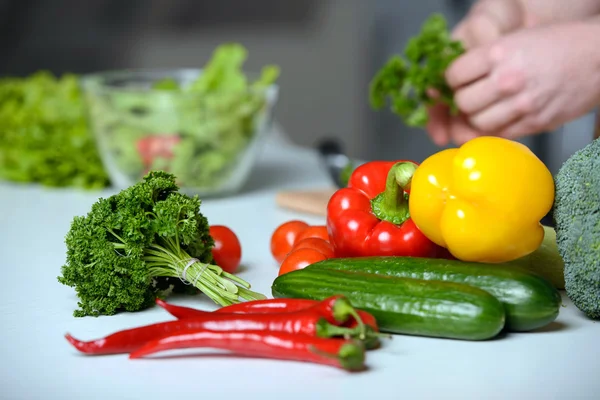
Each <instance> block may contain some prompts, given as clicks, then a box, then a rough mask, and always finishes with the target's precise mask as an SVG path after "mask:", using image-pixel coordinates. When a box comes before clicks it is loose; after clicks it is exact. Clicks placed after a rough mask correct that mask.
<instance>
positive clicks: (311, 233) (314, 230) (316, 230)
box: [296, 225, 329, 242]
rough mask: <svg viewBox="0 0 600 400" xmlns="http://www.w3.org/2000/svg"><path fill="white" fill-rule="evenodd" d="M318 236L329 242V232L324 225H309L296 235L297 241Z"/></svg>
mask: <svg viewBox="0 0 600 400" xmlns="http://www.w3.org/2000/svg"><path fill="white" fill-rule="evenodd" d="M311 237H314V238H320V239H323V240H326V241H328V242H329V234H328V233H327V227H326V226H325V225H311V226H309V227H308V228H307V229H305V230H304V231H302V233H300V234H299V235H298V238H297V239H296V241H297V242H299V241H301V240H302V239H306V238H311Z"/></svg>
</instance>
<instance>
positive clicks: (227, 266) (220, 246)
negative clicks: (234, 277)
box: [209, 225, 242, 274]
mask: <svg viewBox="0 0 600 400" xmlns="http://www.w3.org/2000/svg"><path fill="white" fill-rule="evenodd" d="M209 232H210V236H212V238H213V240H214V241H215V245H214V247H213V248H212V255H213V258H214V261H215V264H217V265H218V266H219V267H221V268H223V270H224V271H227V272H229V273H230V274H232V273H234V272H235V271H236V270H237V269H238V267H239V266H240V261H241V259H242V246H241V244H240V241H239V239H238V237H237V235H236V234H235V233H234V232H233V231H232V230H231V229H229V228H228V227H226V226H223V225H213V226H211V227H210V230H209Z"/></svg>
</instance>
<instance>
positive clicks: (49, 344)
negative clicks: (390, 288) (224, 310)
mask: <svg viewBox="0 0 600 400" xmlns="http://www.w3.org/2000/svg"><path fill="white" fill-rule="evenodd" d="M261 157H262V158H261V160H260V162H259V163H258V165H257V166H256V168H255V169H254V171H253V174H252V176H251V178H250V180H249V183H248V185H247V188H246V189H245V190H244V191H243V192H242V193H241V194H240V195H239V196H235V197H231V198H228V199H222V200H211V199H207V200H205V201H204V202H203V205H202V208H201V212H202V213H203V214H204V215H206V216H207V218H208V219H209V222H210V223H211V224H226V225H229V226H231V227H232V229H234V230H235V232H236V233H237V234H238V236H239V238H240V240H241V242H242V247H243V260H242V261H243V264H244V270H243V271H242V272H241V273H240V276H241V277H243V278H244V279H246V280H248V281H249V282H251V283H252V285H253V289H255V290H257V291H259V292H262V293H265V294H267V295H269V296H270V295H271V292H270V285H271V283H272V281H273V279H274V278H275V277H276V275H277V265H276V263H275V261H274V260H273V259H272V258H271V255H270V252H269V239H270V235H271V233H272V231H273V229H275V227H276V226H278V225H279V224H280V223H282V222H284V221H286V220H289V219H292V218H303V219H305V220H306V221H308V222H310V223H324V221H323V220H322V219H321V218H318V217H310V216H306V215H301V214H296V213H292V212H289V211H285V210H281V209H278V208H276V206H275V193H276V192H277V190H279V189H282V188H313V187H325V186H327V185H328V180H327V178H326V175H325V174H324V171H323V170H322V169H321V168H320V165H319V163H318V161H317V157H316V154H314V153H313V152H312V151H310V150H307V149H298V148H295V147H292V146H290V145H288V144H282V142H280V141H279V140H274V141H272V142H271V143H269V144H268V145H267V147H266V148H265V150H264V151H263V153H262V156H261ZM108 194H110V191H102V192H99V191H95V192H82V191H76V190H51V189H44V188H39V187H36V186H22V185H12V184H6V183H5V184H0V237H1V239H2V240H0V254H1V256H2V257H1V258H0V268H1V271H2V277H3V285H2V288H1V293H2V302H0V327H1V331H0V332H1V333H0V335H1V336H0V338H1V340H0V362H1V366H0V369H1V373H0V398H1V399H10V400H20V399H24V400H25V399H26V400H37V399H62V400H66V399H87V400H92V399H102V400H108V399H139V400H152V399H161V400H165V399H183V398H195V399H225V398H227V399H241V398H245V399H255V398H256V399H278V400H281V399H286V400H287V399H311V400H312V399H315V400H316V399H369V398H374V397H372V396H377V397H378V398H383V399H532V400H535V399H599V398H600V341H599V339H600V324H599V323H597V322H596V323H595V322H592V321H590V320H588V319H586V318H584V317H583V316H582V315H581V313H579V312H578V311H577V310H576V309H575V307H574V306H573V305H572V304H571V303H570V302H569V301H568V299H566V297H565V296H564V294H563V298H564V299H565V306H564V307H563V308H562V309H561V312H560V315H559V317H558V319H557V320H556V322H554V323H553V324H551V325H550V326H548V327H547V328H546V329H542V330H540V331H538V332H531V333H522V334H510V335H508V336H505V337H503V338H501V339H498V340H493V341H486V342H467V341H455V340H443V339H433V338H423V337H410V336H399V335H396V336H394V338H393V340H391V341H385V342H384V345H383V347H382V348H381V349H379V350H376V351H372V352H369V353H368V355H367V364H368V366H369V370H368V371H365V372H361V373H353V374H351V373H347V372H344V371H341V370H338V369H334V368H331V367H325V366H317V365H314V364H308V363H306V364H305V363H297V362H286V361H273V360H264V359H249V358H236V357H223V356H217V355H215V354H214V353H211V354H209V355H208V356H198V355H197V354H198V351H195V350H193V351H191V353H193V354H194V355H193V356H190V354H187V353H184V354H187V355H188V357H181V356H180V357H170V358H168V357H167V358H159V359H141V360H128V359H127V355H115V356H103V357H89V356H84V355H81V354H79V353H78V352H77V351H76V350H75V349H74V348H72V347H71V345H70V344H68V343H67V341H66V340H65V339H64V337H63V335H64V334H65V333H66V332H70V333H71V334H73V335H74V336H75V337H77V338H80V339H84V340H89V339H93V338H97V337H101V336H104V335H106V334H109V333H112V332H114V331H117V330H121V329H126V328H131V327H135V326H139V325H144V324H148V323H154V322H158V321H162V320H168V319H172V317H170V316H169V315H168V314H167V313H166V312H165V311H164V310H162V309H160V308H158V307H155V308H152V309H149V310H146V311H143V312H138V313H129V314H127V313H125V314H119V315H115V316H110V317H98V318H94V317H86V318H75V317H73V315H72V312H73V310H74V309H75V308H76V297H75V294H74V291H73V289H71V288H69V287H66V286H63V285H61V284H59V283H58V281H57V279H56V277H57V276H58V275H59V273H60V266H61V265H62V264H63V263H64V256H65V246H64V242H63V240H64V235H65V234H66V232H67V231H68V229H69V226H70V222H71V219H72V217H73V216H75V215H82V214H84V213H86V212H87V211H88V209H89V207H90V205H91V204H92V203H93V202H94V201H95V200H96V199H97V198H98V197H100V196H106V195H108ZM172 302H174V303H177V304H182V305H189V306H194V307H199V308H204V309H207V310H212V309H214V308H215V307H216V306H215V305H214V304H211V303H210V302H209V301H208V300H206V298H203V297H202V296H198V297H193V298H181V297H179V298H175V299H172ZM178 355H181V354H179V353H178Z"/></svg>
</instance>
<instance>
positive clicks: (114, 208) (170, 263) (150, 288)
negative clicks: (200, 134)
mask: <svg viewBox="0 0 600 400" xmlns="http://www.w3.org/2000/svg"><path fill="white" fill-rule="evenodd" d="M178 190H179V187H178V186H177V184H176V183H175V176H174V175H172V174H169V173H166V172H163V171H153V172H150V173H148V174H147V175H146V176H145V177H144V179H143V180H142V181H141V182H139V183H137V184H135V185H133V186H131V187H129V188H127V189H125V190H123V191H121V192H120V193H117V194H115V195H113V196H110V197H108V198H106V199H104V198H100V199H99V200H98V201H97V202H96V203H94V204H93V205H92V207H91V211H90V212H89V213H88V214H87V216H84V217H83V216H76V217H75V218H74V219H73V222H72V224H71V228H70V230H69V232H68V233H67V235H66V238H65V242H66V245H67V257H66V264H65V265H63V266H62V268H61V271H62V276H59V277H58V280H59V282H60V283H62V284H64V285H68V286H71V287H74V288H75V290H76V293H77V295H78V297H79V302H78V305H79V307H80V309H78V310H75V311H74V316H76V317H83V316H87V315H92V316H98V315H113V314H115V313H117V312H119V311H129V312H132V311H139V310H142V309H145V308H148V307H150V306H152V305H153V304H154V303H155V300H156V298H157V297H164V296H166V295H167V294H168V293H169V292H171V291H173V292H183V293H198V292H203V293H204V294H206V295H207V296H208V297H209V298H211V299H212V300H213V301H214V302H215V303H217V304H219V305H222V306H224V305H229V304H233V303H237V302H239V301H241V300H240V298H241V299H246V300H253V299H262V298H265V296H264V295H262V294H259V293H255V292H253V291H251V290H249V289H250V284H249V283H247V282H246V281H244V280H243V279H241V278H239V277H236V276H234V275H232V274H229V273H227V272H225V271H223V269H222V268H220V267H219V266H217V265H214V264H212V261H213V259H212V253H211V251H212V247H213V246H214V241H213V239H212V237H211V236H210V234H209V224H208V220H207V219H206V217H205V216H203V215H202V214H201V213H200V204H201V201H200V199H199V198H198V196H194V197H190V196H187V195H185V194H182V193H179V191H178Z"/></svg>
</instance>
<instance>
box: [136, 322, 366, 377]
mask: <svg viewBox="0 0 600 400" xmlns="http://www.w3.org/2000/svg"><path fill="white" fill-rule="evenodd" d="M185 348H216V349H222V350H229V351H231V352H234V353H236V354H239V355H244V356H250V357H262V358H273V359H280V360H294V361H304V362H312V363H317V364H324V365H330V366H334V367H339V368H343V369H345V370H349V371H356V370H362V369H363V368H364V367H365V364H364V361H365V350H364V347H363V346H362V344H361V343H360V342H356V341H353V340H344V339H323V338H316V337H309V336H300V335H293V334H290V333H284V332H265V331H246V332H239V331H229V332H215V331H210V330H187V331H181V332H178V333H175V334H173V335H169V336H166V337H162V338H159V339H156V340H152V341H150V342H148V343H146V344H145V345H143V346H142V347H140V348H139V349H137V350H136V351H134V352H132V353H131V354H130V355H129V358H131V359H134V358H140V357H144V356H147V355H150V354H153V353H157V352H160V351H165V350H171V349H185Z"/></svg>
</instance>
